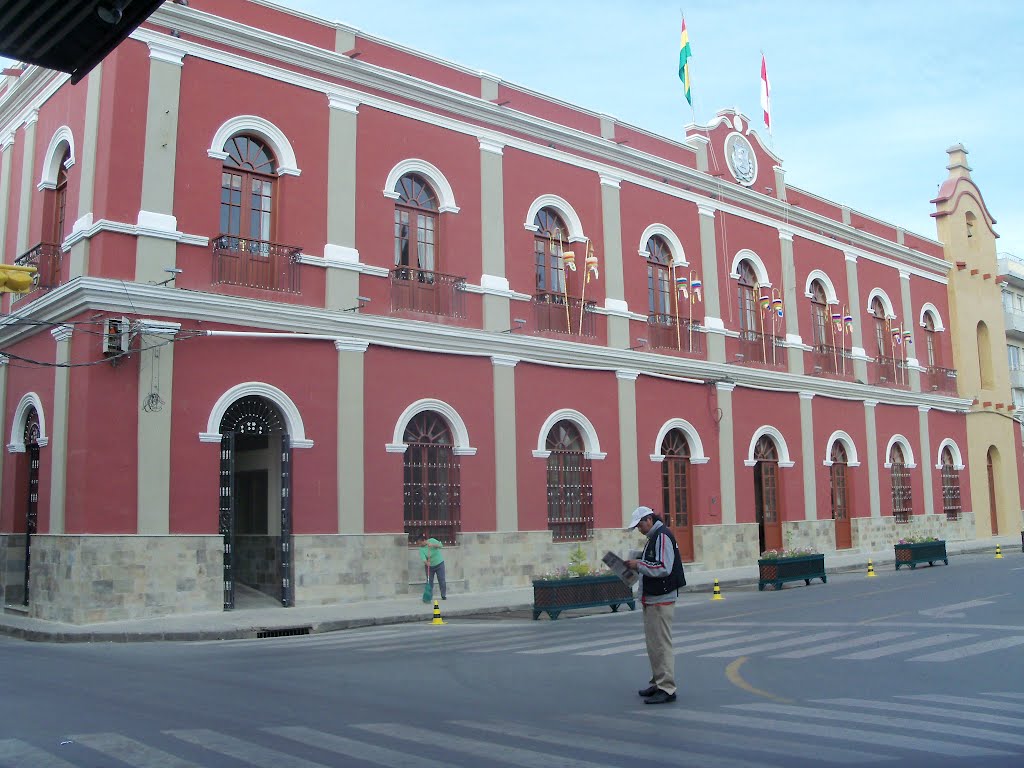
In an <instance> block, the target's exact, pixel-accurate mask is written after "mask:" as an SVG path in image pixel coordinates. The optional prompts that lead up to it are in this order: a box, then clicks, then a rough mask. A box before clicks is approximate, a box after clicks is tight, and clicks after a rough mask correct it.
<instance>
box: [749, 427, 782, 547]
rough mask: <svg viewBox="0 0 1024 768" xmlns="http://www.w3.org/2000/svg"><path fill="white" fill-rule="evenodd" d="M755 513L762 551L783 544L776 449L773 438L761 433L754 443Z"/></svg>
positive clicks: (777, 451)
mask: <svg viewBox="0 0 1024 768" xmlns="http://www.w3.org/2000/svg"><path fill="white" fill-rule="evenodd" d="M754 461H756V462H757V463H756V464H754V514H755V517H756V518H757V523H758V534H759V536H758V538H759V544H760V546H761V551H762V552H765V551H767V550H770V549H779V548H781V547H782V521H781V518H780V516H779V450H778V448H777V447H776V445H775V441H774V440H772V439H771V438H770V437H768V436H767V435H762V436H761V437H760V438H759V439H758V441H757V443H756V444H755V445H754Z"/></svg>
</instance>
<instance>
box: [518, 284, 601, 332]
mask: <svg viewBox="0 0 1024 768" xmlns="http://www.w3.org/2000/svg"><path fill="white" fill-rule="evenodd" d="M594 306H595V302H593V301H582V300H581V299H579V298H577V297H576V296H569V297H568V299H567V298H566V296H565V295H564V294H561V293H548V292H546V291H541V292H540V293H537V294H534V297H533V320H534V324H533V327H534V328H535V329H536V330H537V331H538V332H544V333H564V334H566V335H569V336H573V335H579V336H586V337H593V336H595V335H596V333H595V330H594V312H593V309H594Z"/></svg>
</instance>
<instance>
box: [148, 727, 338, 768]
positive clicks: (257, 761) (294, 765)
mask: <svg viewBox="0 0 1024 768" xmlns="http://www.w3.org/2000/svg"><path fill="white" fill-rule="evenodd" d="M164 733H166V734H167V735H169V736H173V737H174V738H176V739H181V740H182V741H187V742H188V743H189V744H195V745H196V746H198V747H202V748H203V749H208V750H210V751H211V752H216V753H218V754H221V755H226V756H227V757H233V758H235V759H236V760H239V761H241V762H243V763H247V764H248V765H251V766H257V767H258V768H327V766H325V765H324V764H323V763H314V762H313V761H312V760H306V759H304V758H301V757H296V756H295V755H289V754H286V753H285V752H278V751H277V750H275V749H269V748H267V747H264V746H262V745H260V744H255V743H253V742H251V741H243V740H242V739H236V738H235V737H234V736H227V735H225V734H223V733H217V732H216V731H209V730H206V729H203V728H198V729H195V730H188V731H164Z"/></svg>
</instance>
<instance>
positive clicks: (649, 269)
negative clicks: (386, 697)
mask: <svg viewBox="0 0 1024 768" xmlns="http://www.w3.org/2000/svg"><path fill="white" fill-rule="evenodd" d="M0 147H2V152H0V246H2V248H3V253H4V261H5V262H6V263H8V264H10V263H18V264H22V265H32V266H35V267H36V268H37V278H36V284H35V285H34V288H33V290H32V291H31V292H29V293H27V294H24V295H10V296H7V297H6V298H5V299H4V301H5V306H4V310H5V312H7V313H8V314H6V315H5V317H4V322H3V324H2V326H0V337H2V341H0V349H2V351H3V354H4V355H6V357H5V358H4V361H3V362H4V365H3V366H2V373H0V404H2V410H0V425H2V428H3V430H4V434H5V435H8V436H9V442H8V445H7V451H6V452H5V454H4V456H3V463H2V474H0V480H2V489H0V532H2V539H3V542H2V543H3V547H2V549H0V557H2V566H3V567H2V569H0V573H2V574H3V577H2V578H3V579H4V581H3V586H4V590H5V599H6V602H7V603H9V604H22V603H23V604H25V605H27V606H28V609H27V610H28V611H29V613H30V615H33V616H37V617H40V618H48V619H57V620H62V621H70V622H88V621H98V620H104V619H114V618H125V617H137V616H145V615H154V614H160V613H168V612H175V611H198V610H211V609H217V608H219V607H220V606H222V605H223V606H225V607H231V606H233V605H234V603H235V599H236V597H237V596H239V595H240V594H242V593H243V592H245V593H246V594H252V593H253V591H256V592H260V593H263V594H265V595H268V596H271V597H272V598H273V599H275V600H278V601H280V602H281V603H282V604H283V605H296V604H300V605H302V604H306V605H308V604H318V603H327V602H344V601H351V600H359V599H368V598H373V597H377V596H391V595H396V594H403V593H406V592H407V591H408V590H409V589H410V584H411V583H412V582H415V581H416V580H417V579H418V578H419V569H418V567H417V563H416V560H415V556H414V555H413V554H412V553H411V552H410V550H409V547H408V539H409V536H410V535H413V534H416V533H418V532H423V531H425V532H428V533H430V534H432V535H435V536H438V537H439V538H443V539H444V540H446V541H448V542H450V545H451V548H450V550H449V554H448V558H447V560H448V563H449V576H450V578H451V579H452V581H453V582H454V584H455V588H456V589H457V590H458V589H462V590H484V589H493V588H497V587H502V586H519V585H525V584H528V583H529V579H530V577H531V576H532V575H533V574H536V573H540V572H543V571H547V570H550V569H551V568H552V567H554V566H557V565H561V564H564V563H565V562H566V561H567V551H568V549H569V548H571V547H575V546H576V544H577V543H579V542H582V543H583V546H584V548H585V550H586V551H587V553H588V554H589V555H590V557H591V559H592V560H593V559H595V558H596V557H597V556H598V555H599V554H600V553H603V552H604V551H605V550H606V549H609V548H614V549H621V548H622V547H623V545H624V539H623V537H624V534H623V533H622V531H621V526H622V524H623V520H624V519H627V518H628V516H629V514H630V512H631V511H632V509H633V508H634V507H635V506H636V505H637V504H640V503H643V504H647V505H650V506H652V507H654V508H655V509H657V510H658V511H659V512H662V513H664V514H665V516H666V518H667V521H668V523H669V525H671V526H672V528H673V529H674V530H675V531H676V533H677V535H678V538H679V541H680V546H681V549H682V550H683V553H684V557H685V559H687V560H689V561H691V563H692V565H691V566H690V567H691V568H693V569H698V570H699V569H709V570H710V569H720V568H723V567H730V566H737V565H751V564H753V562H754V560H755V559H756V557H757V555H758V553H759V552H761V551H763V550H765V549H770V548H776V547H782V546H801V545H802V546H813V547H816V548H818V549H819V550H823V551H826V552H832V551H834V550H850V551H853V552H857V551H860V552H865V553H867V552H871V551H874V550H878V549H885V548H888V547H890V545H891V544H892V542H893V541H894V540H895V539H897V538H899V537H900V536H901V535H905V534H907V533H910V532H914V533H932V534H936V535H941V536H944V537H946V538H949V539H954V540H955V539H965V538H975V537H976V536H978V535H989V534H990V533H991V532H992V531H994V530H996V528H995V527H991V528H990V526H989V517H988V515H987V514H986V515H985V517H984V520H982V519H981V516H980V515H979V516H978V520H977V522H976V520H975V509H974V508H973V506H972V501H971V499H972V498H974V497H975V496H977V494H973V495H972V488H971V486H972V478H970V477H969V476H968V475H969V473H968V472H966V471H964V467H965V465H966V464H967V461H968V427H969V424H968V412H969V411H970V410H971V409H972V408H973V407H974V406H975V403H974V396H973V394H971V393H969V392H966V391H965V390H964V389H963V382H961V381H959V380H958V377H957V371H956V368H957V365H956V361H955V355H954V352H955V350H954V345H953V344H952V342H951V340H950V334H949V333H948V332H947V329H948V328H950V323H951V322H952V319H951V317H950V300H949V298H948V285H949V272H950V269H951V266H952V261H953V260H954V259H951V258H950V257H949V256H948V255H947V254H946V253H944V247H943V244H942V243H940V242H937V241H936V240H932V239H929V238H926V237H922V236H920V235H916V234H912V233H910V232H906V231H904V230H902V229H900V228H898V227H895V226H892V225H889V224H885V223H883V222H880V221H877V220H875V219H873V218H870V217H869V216H867V215H864V214H861V213H858V212H856V211H852V210H850V209H849V208H848V207H846V206H843V205H842V204H839V203H833V202H831V201H828V200H824V199H822V198H820V197H816V196H815V195H813V194H811V193H809V192H805V191H802V190H800V189H797V188H794V187H792V186H790V185H788V184H787V183H786V180H785V174H784V170H783V167H782V160H781V159H780V158H778V157H776V156H775V155H774V154H773V153H772V152H771V151H770V150H769V149H768V148H767V147H766V146H765V145H764V143H763V142H762V140H761V138H760V137H759V136H758V134H757V133H756V132H755V131H754V130H752V128H751V126H750V124H749V121H748V120H747V119H746V117H744V116H743V115H742V114H738V113H736V112H733V111H723V112H721V113H719V114H718V115H717V116H716V118H715V119H714V120H712V121H711V122H710V123H709V124H708V125H707V126H691V127H690V128H689V129H688V132H687V135H686V137H685V140H682V141H676V140H672V139H668V138H664V137H660V136H656V135H653V134H651V133H648V132H645V131H643V130H641V129H639V128H636V127H634V126H631V125H629V124H627V123H624V122H620V121H618V120H615V119H612V118H611V117H608V116H606V115H600V114H595V113H592V112H588V111H586V110H584V109H581V108H577V107H574V106H572V105H570V104H565V103H562V102H559V101H557V100H555V99H552V98H550V97H547V96H545V95H543V94H540V93H535V92H532V91H530V90H528V89H526V88H522V87H519V86H516V85H513V84H511V83H507V82H505V81H503V80H501V79H500V77H497V76H494V75H490V74H487V73H483V72H480V71H476V70H470V69H466V68H464V67H460V66H458V65H455V64H452V63H450V62H446V61H442V60H439V59H436V58H434V57H431V56H429V55H427V54H424V53H421V52H418V51H414V50H410V49H408V48H405V47H402V46H400V45H397V44H394V43H389V42H386V41H383V40H380V39H377V38H375V37H373V36H372V35H369V34H364V33H363V32H360V31H357V30H354V29H351V28H348V27H346V26H344V25H341V24H338V23H332V22H327V21H324V20H321V19H317V18H313V17H310V16H307V15H304V14H301V13H296V12H294V11H290V10H286V9H282V8H278V7H275V6H273V5H272V4H270V3H268V2H264V0H218V2H213V0H191V2H190V3H189V4H188V5H187V6H186V5H183V4H177V3H166V4H165V5H164V6H163V7H162V8H161V9H160V10H158V11H157V12H156V13H155V14H154V15H153V16H152V17H151V18H150V19H149V20H148V22H147V23H146V24H144V25H143V26H142V27H141V28H139V29H138V30H136V32H135V33H133V35H132V36H131V38H130V39H128V40H126V41H125V42H124V43H123V44H122V45H121V46H119V47H118V48H117V49H116V50H115V52H114V53H113V54H112V55H111V56H110V57H109V58H107V59H106V60H105V61H104V62H103V63H102V64H101V65H100V66H99V67H97V68H96V69H95V70H94V71H92V72H91V73H90V74H89V75H88V76H87V77H86V78H85V79H84V80H83V81H82V82H81V83H79V84H77V85H71V84H70V83H69V82H68V76H67V75H62V74H59V73H54V72H49V71H46V70H41V69H39V68H35V67H28V68H26V69H24V70H23V71H22V73H21V76H20V77H17V78H15V77H9V78H6V80H5V83H4V85H3V86H2V90H0ZM883 175H884V174H883ZM883 183H884V182H883ZM996 290H997V293H998V289H996ZM995 359H996V360H997V361H998V359H999V358H998V354H997V357H996V358H995ZM1003 359H1005V355H1004V358H1003ZM958 386H959V387H960V389H959V390H958ZM1006 402H1007V403H1008V402H1009V396H1008V395H1007V399H1006ZM979 407H980V406H979ZM992 407H993V408H994V405H993V406H992ZM1017 444H1018V445H1019V440H1018V441H1017ZM1011 450H1012V448H1011ZM979 482H980V483H985V482H986V479H985V478H984V477H982V478H980V479H979V477H978V476H975V477H974V478H973V483H979ZM988 484H989V485H988V487H989V488H996V489H997V490H998V493H996V495H995V496H994V497H993V498H995V499H997V501H994V502H993V505H994V506H993V509H994V510H996V512H994V514H995V515H996V517H993V518H992V519H993V520H996V519H998V520H1001V521H1003V525H1004V526H1005V530H1009V529H1010V526H1011V525H1014V524H1015V522H1014V521H1016V520H1017V518H1018V517H1019V510H1020V495H1019V490H1018V488H1017V461H1016V458H1011V459H1009V460H1008V461H1005V462H1004V463H1003V464H1000V465H999V466H998V469H997V471H996V472H995V473H994V474H992V473H990V475H989V479H988ZM985 511H986V513H987V511H988V510H985Z"/></svg>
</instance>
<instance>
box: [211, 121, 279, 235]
mask: <svg viewBox="0 0 1024 768" xmlns="http://www.w3.org/2000/svg"><path fill="white" fill-rule="evenodd" d="M224 151H225V152H227V153H228V156H227V157H226V158H224V169H223V171H222V173H221V191H220V231H221V233H222V234H225V235H232V236H234V237H240V238H247V239H251V240H262V241H270V240H271V239H272V237H273V231H272V230H273V205H274V181H275V176H274V157H273V155H272V154H271V152H270V149H269V148H268V147H267V146H266V145H265V144H264V143H262V142H261V141H260V140H258V139H256V138H254V137H252V136H245V135H240V136H232V137H231V138H230V139H228V140H227V142H226V143H225V144H224Z"/></svg>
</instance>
